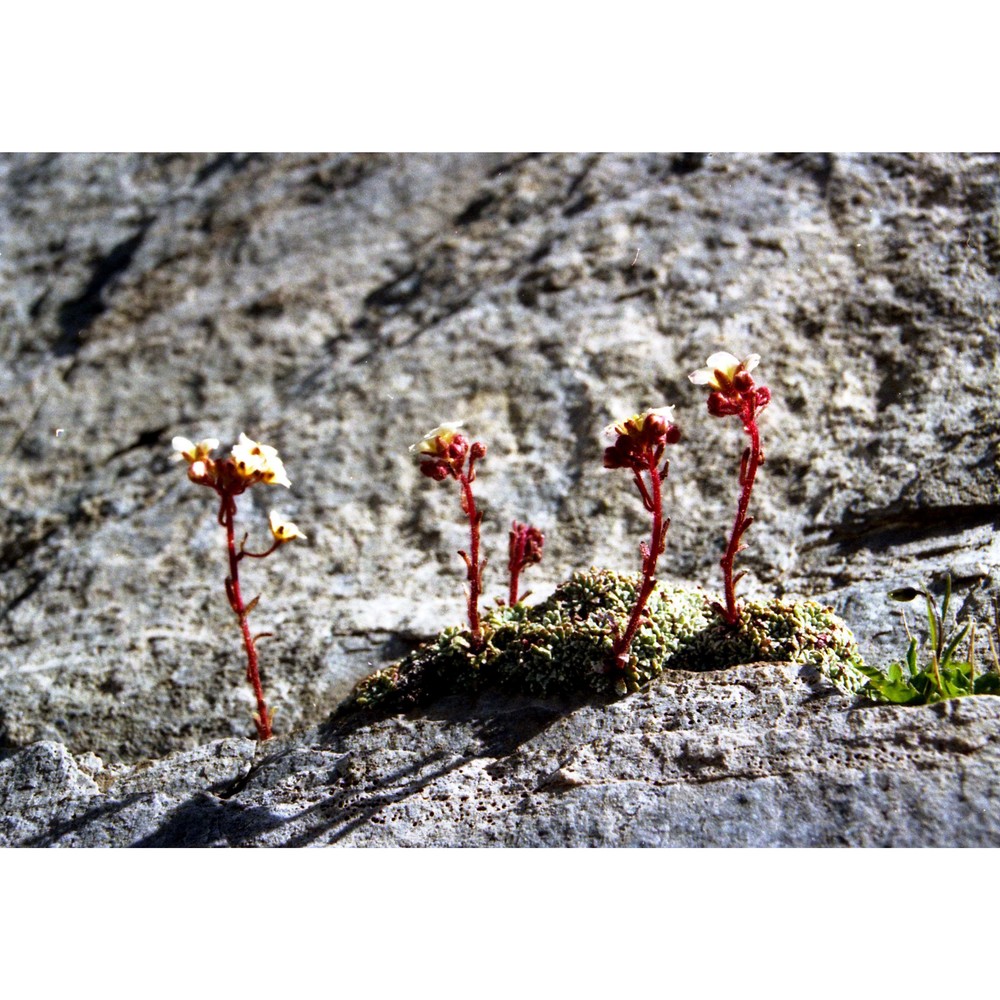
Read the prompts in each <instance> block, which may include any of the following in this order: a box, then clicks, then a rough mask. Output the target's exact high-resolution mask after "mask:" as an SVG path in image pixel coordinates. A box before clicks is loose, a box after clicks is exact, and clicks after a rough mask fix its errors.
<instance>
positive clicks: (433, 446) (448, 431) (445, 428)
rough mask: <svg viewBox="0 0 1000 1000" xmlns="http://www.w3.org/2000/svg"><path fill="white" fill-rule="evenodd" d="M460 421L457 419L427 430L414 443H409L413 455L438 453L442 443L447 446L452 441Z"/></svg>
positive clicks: (460, 424) (460, 423)
mask: <svg viewBox="0 0 1000 1000" xmlns="http://www.w3.org/2000/svg"><path fill="white" fill-rule="evenodd" d="M461 426H462V421H461V420H459V421H457V422H454V423H450V424H442V425H441V426H440V427H435V428H434V430H432V431H428V433H426V434H425V435H424V436H423V437H422V438H421V439H420V440H419V441H418V442H417V443H416V444H411V445H410V451H411V452H413V454H415V455H437V454H440V452H441V448H442V445H443V446H444V447H445V448H447V447H448V445H450V444H451V442H452V441H454V439H455V436H456V435H457V434H458V429H459V427H461Z"/></svg>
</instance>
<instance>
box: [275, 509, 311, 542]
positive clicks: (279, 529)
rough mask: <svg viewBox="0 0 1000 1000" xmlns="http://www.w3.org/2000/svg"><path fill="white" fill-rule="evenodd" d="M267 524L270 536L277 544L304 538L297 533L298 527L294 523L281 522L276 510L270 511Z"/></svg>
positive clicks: (300, 533)
mask: <svg viewBox="0 0 1000 1000" xmlns="http://www.w3.org/2000/svg"><path fill="white" fill-rule="evenodd" d="M268 523H269V524H270V525H271V534H272V535H274V537H275V539H276V540H277V541H279V542H288V541H291V540H292V539H293V538H303V539H304V538H305V537H306V536H305V535H304V534H302V532H301V531H299V526H298V525H297V524H295V522H294V521H284V520H282V518H281V515H280V514H279V513H278V512H277V511H276V510H272V511H271V513H270V515H269V516H268Z"/></svg>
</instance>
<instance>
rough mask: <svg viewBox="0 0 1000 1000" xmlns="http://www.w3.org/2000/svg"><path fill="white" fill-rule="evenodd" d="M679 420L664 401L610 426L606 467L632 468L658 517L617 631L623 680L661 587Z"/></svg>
mask: <svg viewBox="0 0 1000 1000" xmlns="http://www.w3.org/2000/svg"><path fill="white" fill-rule="evenodd" d="M673 421H674V408H673V407H672V406H661V407H659V408H657V409H653V410H646V411H645V412H644V413H637V414H635V415H634V416H631V417H629V418H628V419H627V420H622V421H619V422H618V423H616V424H612V425H611V426H610V427H607V428H605V432H606V433H607V434H613V435H614V436H615V443H614V444H613V445H611V447H609V448H607V449H605V452H604V467H605V468H606V469H629V470H631V472H632V478H633V480H634V481H635V485H636V489H638V491H639V496H640V497H641V498H642V504H643V506H644V507H645V508H646V510H647V511H649V513H650V515H651V517H652V521H653V527H652V533H651V535H650V539H649V544H648V545H647V544H646V542H642V543H641V545H640V547H639V551H640V553H641V554H642V583H641V585H640V587H639V591H638V593H637V594H636V600H635V606H634V607H633V608H632V614H631V615H630V616H629V620H628V625H627V626H626V628H625V631H624V632H622V633H618V634H616V635H615V640H614V645H613V647H612V653H611V669H612V670H614V671H615V672H617V673H619V674H621V675H623V676H622V678H621V680H622V682H623V683H625V680H626V678H625V676H624V675H625V674H626V672H627V669H628V652H629V648H630V647H631V645H632V640H633V639H634V638H635V634H636V632H637V631H638V630H639V626H640V624H641V623H642V618H643V612H644V610H645V607H646V602H647V601H648V600H649V596H650V594H652V592H653V589H654V588H655V587H656V577H655V576H654V573H655V572H656V561H657V559H659V557H660V554H661V553H662V552H663V550H664V548H665V546H666V543H667V529H668V528H669V527H670V519H669V518H666V519H665V518H664V517H663V493H662V486H663V480H664V479H666V478H667V473H668V471H669V469H670V462H669V461H667V462H664V463H663V466H662V468H661V466H660V460H661V459H662V458H663V452H664V451H665V450H666V446H667V445H668V444H677V442H678V441H680V439H681V432H680V429H679V428H678V427H677V425H676V424H675V423H674V422H673ZM647 479H648V480H649V482H648V485H647V482H646V480H647Z"/></svg>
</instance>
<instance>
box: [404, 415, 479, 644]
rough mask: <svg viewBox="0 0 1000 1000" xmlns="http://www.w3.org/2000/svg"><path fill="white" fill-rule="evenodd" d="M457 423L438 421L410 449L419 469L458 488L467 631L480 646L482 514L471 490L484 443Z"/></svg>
mask: <svg viewBox="0 0 1000 1000" xmlns="http://www.w3.org/2000/svg"><path fill="white" fill-rule="evenodd" d="M461 426H462V424H461V423H450V424H441V426H440V427H435V428H434V430H432V431H430V432H428V433H427V434H425V435H424V437H423V438H421V440H420V441H418V442H417V443H416V444H415V445H411V447H410V451H411V452H412V453H413V454H415V455H416V456H417V458H418V459H419V460H420V471H421V472H422V473H423V474H424V475H425V476H428V477H429V478H430V479H433V480H434V481H435V482H441V481H442V480H445V479H449V478H450V479H454V480H455V481H456V482H457V483H458V484H459V488H460V489H461V497H460V502H461V505H462V513H463V514H465V516H466V517H467V518H468V521H469V536H470V541H469V551H468V552H466V551H465V550H464V549H459V552H458V554H459V555H460V556H461V557H462V560H463V562H464V563H465V569H466V579H467V580H468V591H467V593H466V606H467V609H468V615H469V630H470V631H471V632H472V642H473V645H474V646H476V647H478V646H480V645H482V641H483V631H482V625H481V623H480V618H479V597H480V595H481V594H482V591H483V570H484V569H485V568H486V560H485V559H480V556H479V540H480V539H479V529H480V525H481V524H482V520H483V513H482V511H481V510H478V509H477V508H476V498H475V495H474V494H473V492H472V484H473V483H474V482H475V481H476V462H478V461H479V460H480V459H481V458H484V457H485V456H486V445H484V444H483V443H482V442H481V441H474V442H472V443H471V444H470V443H469V439H468V438H467V437H466V436H465V435H464V434H462V433H461V432H460V431H459V428H460V427H461Z"/></svg>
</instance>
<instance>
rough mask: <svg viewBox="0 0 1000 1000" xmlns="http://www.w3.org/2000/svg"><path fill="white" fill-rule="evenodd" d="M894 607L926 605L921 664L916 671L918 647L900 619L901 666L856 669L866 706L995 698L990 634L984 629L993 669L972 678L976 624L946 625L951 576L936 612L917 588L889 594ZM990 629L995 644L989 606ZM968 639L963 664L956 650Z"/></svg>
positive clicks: (996, 675) (996, 672) (996, 674)
mask: <svg viewBox="0 0 1000 1000" xmlns="http://www.w3.org/2000/svg"><path fill="white" fill-rule="evenodd" d="M889 597H890V598H891V599H892V600H894V601H901V602H905V603H908V602H910V601H915V600H917V599H918V598H920V597H923V599H924V601H925V603H926V605H927V642H926V647H927V653H926V656H927V662H926V663H925V664H924V665H923V666H921V665H920V662H919V661H920V645H921V644H920V642H919V641H918V640H917V639H916V638H915V637H914V636H913V634H912V633H911V632H910V626H909V624H908V623H907V621H906V614H905V612H904V614H903V627H904V628H905V629H906V635H907V637H908V639H909V644H908V646H907V650H906V657H905V660H904V662H903V663H892V664H890V665H889V668H888V670H887V671H886V672H885V673H883V672H882V671H881V670H879V669H878V668H877V667H872V666H868V665H862V666H861V668H860V669H861V671H862V673H864V674H865V676H866V677H867V678H868V683H867V684H866V686H865V687H864V689H863V690H862V691H861V692H860V693H861V694H862V696H864V697H867V698H870V699H871V700H872V701H879V702H888V703H890V704H894V705H929V704H931V703H933V702H936V701H946V700H948V699H949V698H962V697H965V696H966V695H970V694H1000V660H998V658H997V647H996V646H995V645H994V643H993V633H992V632H991V631H990V628H987V631H986V636H987V639H988V640H989V645H990V652H991V653H992V658H993V669H992V670H987V671H982V672H980V673H977V672H976V652H975V639H976V622H975V621H973V620H972V619H967V620H966V621H965V623H964V624H963V625H961V626H959V624H958V622H957V621H956V622H955V624H954V626H949V624H948V611H949V607H950V605H951V576H950V575H949V576H947V577H945V587H944V596H943V597H942V599H941V610H940V611H938V610H937V608H935V607H934V599H933V597H932V596H931V594H930V592H929V591H928V590H926V589H924V588H923V587H900V588H899V589H898V590H892V591H890V592H889ZM992 629H993V631H994V632H995V633H996V636H997V641H998V642H1000V608H998V606H997V601H996V598H994V600H993V622H992ZM966 636H968V637H969V643H968V647H967V650H966V655H965V659H961V658H960V657H959V653H958V648H959V646H960V645H961V644H962V642H963V641H964V640H965V637H966Z"/></svg>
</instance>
